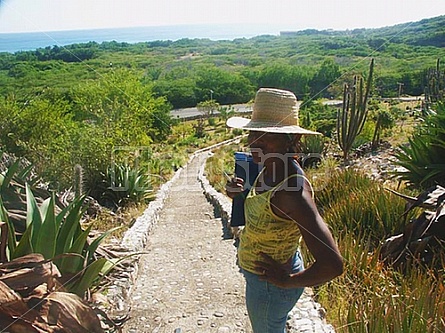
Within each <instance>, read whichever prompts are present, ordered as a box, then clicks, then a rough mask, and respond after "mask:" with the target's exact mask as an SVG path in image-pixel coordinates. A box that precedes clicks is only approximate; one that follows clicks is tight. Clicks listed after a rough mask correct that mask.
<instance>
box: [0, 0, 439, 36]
mask: <svg viewBox="0 0 445 333" xmlns="http://www.w3.org/2000/svg"><path fill="white" fill-rule="evenodd" d="M440 15H445V0H268V1H264V0H71V1H70V0H0V33H6V32H34V31H58V30H79V29H96V28H114V27H138V26H163V25H182V24H209V23H218V24H237V23H248V24H251V23H254V24H265V25H266V24H267V25H279V26H281V27H283V28H286V29H289V30H303V29H318V30H323V29H334V30H346V29H355V28H379V27H384V26H391V25H395V24H399V23H406V22H413V21H420V20H422V19H425V18H431V17H436V16H440Z"/></svg>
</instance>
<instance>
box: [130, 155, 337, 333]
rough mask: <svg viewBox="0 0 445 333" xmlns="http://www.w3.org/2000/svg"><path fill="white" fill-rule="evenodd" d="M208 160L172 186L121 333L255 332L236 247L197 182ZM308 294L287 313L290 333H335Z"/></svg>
mask: <svg viewBox="0 0 445 333" xmlns="http://www.w3.org/2000/svg"><path fill="white" fill-rule="evenodd" d="M207 156H208V153H201V154H199V155H197V156H196V157H195V158H193V159H192V160H191V161H190V163H189V164H188V166H187V167H186V168H185V169H183V170H181V173H180V174H179V176H178V177H175V178H174V179H173V180H172V181H171V184H170V187H169V190H168V191H167V193H168V194H167V195H166V198H165V200H164V201H163V205H162V209H160V210H159V216H158V217H157V222H156V223H155V224H154V225H153V226H152V227H151V228H150V230H149V235H148V237H147V235H145V237H146V239H147V240H146V242H144V251H145V252H147V254H144V255H143V256H142V257H141V259H140V261H139V268H138V275H137V278H136V280H135V283H134V285H133V287H132V290H131V294H130V295H129V299H130V306H131V312H130V319H129V320H128V321H127V322H126V324H125V325H124V327H123V332H124V333H143V332H150V333H154V332H158V333H161V332H168V333H186V332H187V333H198V332H218V333H229V332H230V333H232V332H233V333H240V332H249V333H250V332H252V331H251V328H250V324H249V320H248V317H247V312H246V308H245V304H244V286H245V284H244V279H243V277H242V275H241V274H240V273H239V271H238V267H237V265H236V248H235V246H234V241H233V239H230V238H227V237H224V235H225V234H227V233H226V230H224V223H222V221H221V218H220V217H215V209H214V206H213V205H212V204H210V203H209V201H208V200H207V198H206V196H205V195H204V193H203V192H204V191H203V185H202V184H201V183H200V182H199V180H198V173H199V171H200V168H201V167H202V165H203V164H204V163H205V159H206V158H207ZM204 188H205V186H204ZM144 219H145V220H146V221H144ZM148 219H150V216H149V214H145V216H142V217H141V219H140V220H139V221H137V223H136V224H137V225H139V229H140V226H142V225H144V222H145V224H150V221H148ZM135 227H136V228H138V226H135ZM139 232H140V230H139ZM136 233H137V232H136ZM147 233H148V232H147ZM135 237H138V236H137V235H136V236H135V235H134V234H133V235H131V236H130V240H128V237H127V242H131V243H132V244H134V243H135ZM310 292H311V290H310V289H308V290H307V292H305V294H304V296H303V298H302V299H301V300H300V301H299V302H298V304H297V306H296V307H295V308H294V310H293V311H292V315H291V316H290V318H289V321H288V324H289V330H288V332H291V333H295V332H307V333H327V332H329V333H331V332H334V330H333V329H332V327H331V326H330V325H327V324H326V323H325V322H324V320H323V319H322V318H321V314H322V311H323V309H321V308H320V306H319V305H318V304H316V303H315V302H313V301H312V298H311V296H310V295H311V294H310Z"/></svg>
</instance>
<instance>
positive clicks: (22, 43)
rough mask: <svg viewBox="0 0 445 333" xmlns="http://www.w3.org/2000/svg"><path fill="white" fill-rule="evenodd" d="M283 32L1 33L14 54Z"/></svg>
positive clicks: (219, 27)
mask: <svg viewBox="0 0 445 333" xmlns="http://www.w3.org/2000/svg"><path fill="white" fill-rule="evenodd" d="M282 30H285V28H283V27H279V26H276V25H264V24H262V25H255V24H199V25H198V24H196V25H168V26H147V27H124V28H102V29H82V30H62V31H47V32H14V33H0V52H9V53H15V52H19V51H31V50H36V49H38V48H45V47H52V46H55V45H57V46H65V45H71V44H77V43H88V42H97V43H102V42H110V41H116V42H125V43H130V44H134V43H140V42H152V41H157V40H172V41H176V40H179V39H184V38H190V39H201V38H202V39H210V40H234V39H237V38H252V37H256V36H261V35H279V34H280V31H282Z"/></svg>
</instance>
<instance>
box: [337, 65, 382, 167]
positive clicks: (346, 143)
mask: <svg viewBox="0 0 445 333" xmlns="http://www.w3.org/2000/svg"><path fill="white" fill-rule="evenodd" d="M373 71H374V59H372V60H371V64H370V66H369V74H368V79H367V82H366V87H364V79H363V77H358V76H357V75H356V76H354V84H353V85H352V86H351V87H350V86H348V85H347V84H345V86H344V90H343V107H342V109H341V110H339V111H338V112H337V141H338V144H339V145H340V148H341V150H342V151H343V159H344V161H345V162H346V161H347V159H348V156H349V151H350V150H351V148H352V144H353V143H354V140H355V138H356V137H357V135H359V134H360V132H361V131H362V129H363V125H364V124H365V121H366V116H367V114H368V108H367V106H368V105H367V104H368V96H369V91H370V90H371V83H372V74H373Z"/></svg>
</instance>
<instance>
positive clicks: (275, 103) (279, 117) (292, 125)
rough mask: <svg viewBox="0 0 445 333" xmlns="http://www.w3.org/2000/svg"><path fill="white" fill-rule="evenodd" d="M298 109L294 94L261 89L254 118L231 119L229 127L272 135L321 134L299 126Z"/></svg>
mask: <svg viewBox="0 0 445 333" xmlns="http://www.w3.org/2000/svg"><path fill="white" fill-rule="evenodd" d="M298 109H299V104H298V102H297V98H296V97H295V95H294V94H293V93H292V92H290V91H286V90H280V89H272V88H261V89H260V90H258V92H257V94H256V96H255V102H254V104H253V112H252V118H251V119H247V118H242V117H231V118H229V119H228V120H227V126H229V127H234V128H242V129H246V130H251V131H261V132H271V133H295V134H320V133H318V132H313V131H309V130H307V129H304V128H302V127H300V126H299V123H298Z"/></svg>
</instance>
